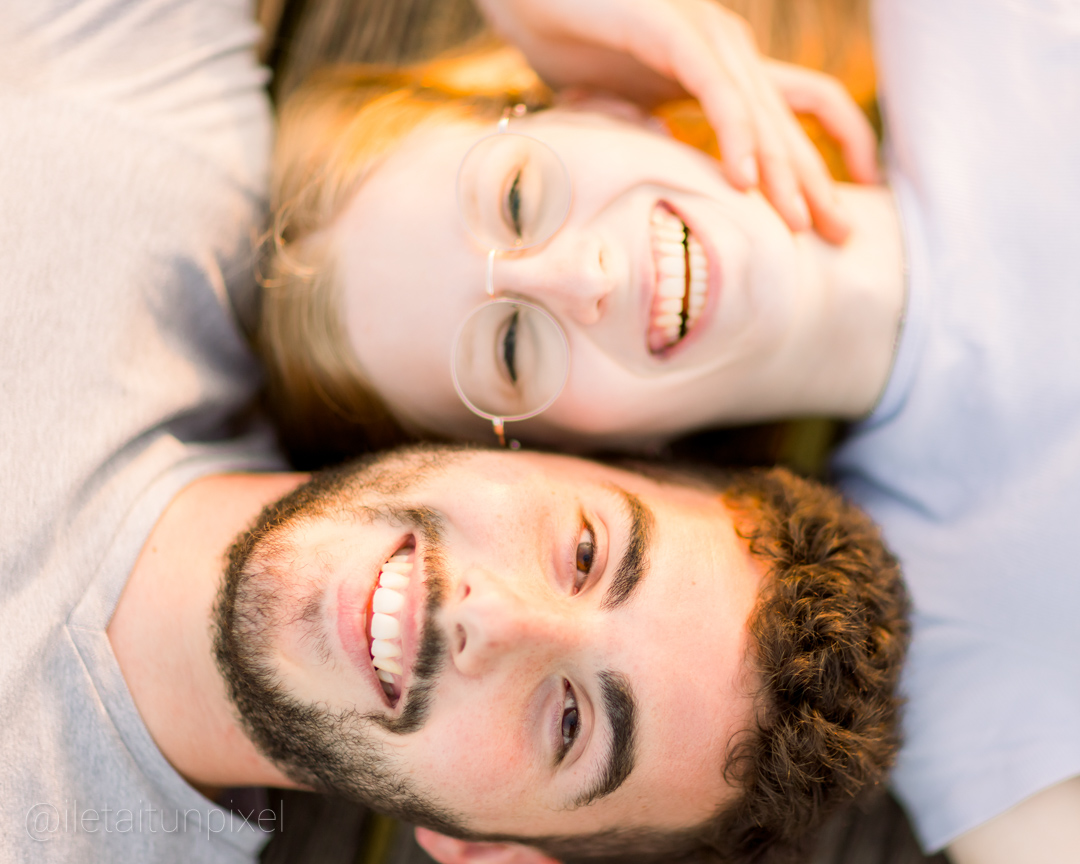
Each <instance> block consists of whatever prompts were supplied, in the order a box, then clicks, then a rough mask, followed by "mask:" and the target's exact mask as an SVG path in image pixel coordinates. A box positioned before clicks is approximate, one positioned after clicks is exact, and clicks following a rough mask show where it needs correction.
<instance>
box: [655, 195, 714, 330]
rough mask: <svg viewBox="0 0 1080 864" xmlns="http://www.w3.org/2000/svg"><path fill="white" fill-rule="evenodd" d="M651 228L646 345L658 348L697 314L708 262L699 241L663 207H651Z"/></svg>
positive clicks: (702, 302) (690, 323)
mask: <svg viewBox="0 0 1080 864" xmlns="http://www.w3.org/2000/svg"><path fill="white" fill-rule="evenodd" d="M651 227H652V233H651V237H652V252H653V259H654V261H655V262H656V276H657V279H656V296H655V297H654V298H653V305H652V310H651V312H652V314H651V318H650V321H649V348H650V349H651V350H652V351H660V350H662V349H664V348H668V347H670V346H671V345H674V344H675V343H676V342H678V341H679V340H680V339H682V338H683V337H684V336H685V335H686V333H687V332H688V331H689V330H690V328H691V327H693V325H694V324H695V323H696V322H697V319H698V318H700V317H701V312H702V310H703V309H704V308H705V299H706V296H707V293H708V288H709V262H708V259H706V257H705V250H704V248H702V246H701V243H699V242H698V240H697V238H696V237H694V236H693V235H692V234H691V233H690V229H688V228H687V227H686V225H685V223H684V222H683V221H682V219H680V218H679V217H678V216H676V215H675V214H674V213H672V212H671V211H670V210H668V209H667V208H666V207H655V208H653V212H652V226H651ZM687 264H689V270H688V269H687Z"/></svg>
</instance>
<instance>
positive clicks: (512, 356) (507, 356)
mask: <svg viewBox="0 0 1080 864" xmlns="http://www.w3.org/2000/svg"><path fill="white" fill-rule="evenodd" d="M520 317H521V312H520V311H518V310H516V309H515V310H514V314H513V315H511V316H510V321H509V323H508V324H507V325H506V332H505V333H504V334H503V337H502V351H501V352H500V353H501V354H502V360H503V366H504V367H505V368H506V374H507V375H509V376H510V382H511V383H513V384H517V380H518V373H517V337H518V320H519V318H520Z"/></svg>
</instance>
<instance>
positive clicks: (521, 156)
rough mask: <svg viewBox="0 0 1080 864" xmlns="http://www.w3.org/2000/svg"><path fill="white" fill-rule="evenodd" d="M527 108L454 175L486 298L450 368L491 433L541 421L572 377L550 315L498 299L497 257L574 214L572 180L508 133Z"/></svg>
mask: <svg viewBox="0 0 1080 864" xmlns="http://www.w3.org/2000/svg"><path fill="white" fill-rule="evenodd" d="M524 113H525V106H524V105H517V106H515V107H514V108H513V109H508V110H507V111H506V112H505V113H504V114H503V116H502V119H500V120H499V124H498V128H497V130H496V132H495V133H494V134H492V135H489V136H487V137H486V138H482V139H481V140H480V141H478V142H477V143H476V144H474V145H473V146H472V147H471V148H470V149H469V152H468V153H466V154H465V158H464V159H462V161H461V167H460V168H459V169H458V177H457V200H458V209H459V211H460V212H461V216H462V219H464V221H465V226H466V227H467V228H468V230H469V233H470V234H472V236H473V237H474V238H475V239H476V240H477V241H478V242H479V243H480V244H482V245H483V246H484V247H485V248H486V249H488V250H489V251H488V256H487V285H486V289H487V294H488V297H489V299H488V300H487V301H485V302H484V303H483V304H482V305H480V306H479V307H477V308H476V309H474V310H473V311H472V312H471V313H469V315H468V317H466V319H465V320H464V321H463V322H462V323H461V326H460V327H459V328H458V331H457V334H456V335H455V337H454V345H453V348H452V349H451V359H450V368H451V372H452V374H453V379H454V389H455V390H456V391H457V394H458V396H459V397H460V398H461V401H462V402H464V403H465V405H466V406H467V407H468V408H469V410H470V411H472V412H473V413H474V414H478V415H479V416H481V417H483V418H484V419H486V420H490V421H491V423H492V425H493V426H494V428H495V434H496V435H497V436H498V438H499V443H501V444H505V443H506V433H505V424H506V423H508V422H510V421H515V420H525V419H527V418H529V417H535V416H536V415H537V414H539V413H540V412H541V411H544V410H545V409H546V408H547V407H548V406H549V405H551V403H552V402H554V401H555V400H556V399H557V398H558V396H559V394H560V393H561V392H562V389H563V387H564V386H565V384H566V378H567V375H568V374H569V371H570V345H569V343H568V342H567V339H566V333H565V332H563V329H562V327H560V326H559V323H558V322H557V321H556V320H555V318H554V317H552V315H551V314H550V313H549V312H547V311H546V310H544V309H542V308H541V307H540V306H538V305H537V304H535V303H532V302H529V301H527V300H524V299H519V298H516V297H496V296H495V258H496V256H498V255H499V254H500V253H514V252H520V251H523V250H526V249H529V248H531V247H535V246H538V245H540V244H541V243H545V242H546V241H548V240H550V239H551V238H552V237H553V236H554V235H555V233H556V232H557V231H558V230H559V229H560V228H561V227H562V225H563V222H565V221H566V214H567V212H568V211H569V209H570V194H571V189H570V175H569V174H568V173H567V170H566V167H565V166H564V165H563V163H562V160H561V159H559V157H558V156H557V155H556V154H555V151H553V150H552V149H551V148H550V147H548V146H547V145H546V144H544V143H542V142H540V141H538V140H537V139H535V138H532V137H530V136H528V135H519V134H517V133H512V132H508V131H507V126H508V124H509V121H510V118H511V117H512V116H513V117H521V116H522V115H523V114H524Z"/></svg>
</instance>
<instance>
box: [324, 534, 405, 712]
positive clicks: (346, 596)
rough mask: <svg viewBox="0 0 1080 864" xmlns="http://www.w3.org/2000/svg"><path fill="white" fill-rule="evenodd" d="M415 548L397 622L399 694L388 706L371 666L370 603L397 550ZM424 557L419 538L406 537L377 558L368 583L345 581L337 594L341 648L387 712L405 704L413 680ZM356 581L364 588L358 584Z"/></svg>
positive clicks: (352, 580) (387, 698) (388, 701)
mask: <svg viewBox="0 0 1080 864" xmlns="http://www.w3.org/2000/svg"><path fill="white" fill-rule="evenodd" d="M410 541H411V542H412V543H413V544H414V549H415V552H414V561H413V572H412V576H411V578H410V584H409V589H408V591H407V593H406V595H405V605H404V607H403V608H402V610H401V612H400V613H398V621H399V623H400V624H401V637H400V640H401V653H402V657H401V660H402V668H403V670H404V674H403V675H402V683H401V692H400V693H399V694H398V699H397V702H396V704H393V705H392V704H391V702H390V699H389V697H387V695H386V693H385V692H384V691H383V688H382V682H381V681H380V680H379V677H378V675H377V674H376V671H375V667H374V666H373V665H372V662H371V615H372V608H371V607H372V603H373V602H374V597H375V589H376V588H378V587H379V572H380V571H381V570H382V565H383V564H384V563H386V561H388V560H389V559H390V558H391V557H392V556H393V555H395V554H396V553H397V552H398V550H400V549H401V548H402V547H403V546H405V545H407V544H408V543H409V542H410ZM422 562H423V555H422V550H421V549H420V546H419V540H418V538H417V537H416V536H415V535H413V534H405V535H403V536H401V537H400V538H399V539H398V541H397V542H396V543H395V544H394V545H393V546H392V547H391V548H389V549H387V550H385V554H384V555H383V557H381V558H379V560H378V563H377V564H376V565H375V569H374V573H372V574H371V576H370V578H369V579H367V580H356V579H351V580H350V579H346V580H344V581H343V582H342V583H341V584H340V585H339V586H338V590H337V630H338V639H339V640H340V642H341V646H342V648H343V649H344V651H345V654H346V655H347V656H348V658H349V660H350V661H352V664H353V666H355V667H356V669H357V670H359V672H360V673H361V675H363V676H364V678H365V679H367V680H368V681H369V683H370V685H371V688H372V689H373V691H374V692H375V694H376V695H377V696H378V698H379V700H380V701H381V702H382V703H383V704H384V705H385V706H386V707H387V708H388V709H394V708H400V707H401V706H402V705H403V704H404V699H405V695H406V693H407V692H408V688H409V684H410V682H411V678H412V668H413V663H414V661H415V657H416V633H417V629H418V627H417V622H416V615H417V612H418V610H420V609H422V606H423V604H422V603H420V602H419V599H420V598H421V597H422V596H423V583H424V581H425V580H424V573H423V564H422ZM358 581H361V582H364V584H362V585H361V584H357V583H358Z"/></svg>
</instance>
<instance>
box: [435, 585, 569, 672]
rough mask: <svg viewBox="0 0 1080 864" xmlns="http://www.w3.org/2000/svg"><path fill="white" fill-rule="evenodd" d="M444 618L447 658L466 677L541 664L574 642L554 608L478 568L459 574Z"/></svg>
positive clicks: (552, 605)
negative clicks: (520, 664)
mask: <svg viewBox="0 0 1080 864" xmlns="http://www.w3.org/2000/svg"><path fill="white" fill-rule="evenodd" d="M446 615H447V630H448V633H447V635H448V637H449V640H450V654H451V657H452V658H453V662H454V665H455V666H456V667H457V669H458V671H459V672H461V673H462V674H463V675H467V676H477V675H482V674H485V673H487V672H489V671H491V670H493V669H495V668H497V667H498V666H500V665H502V664H504V663H508V662H514V661H522V660H524V661H529V660H539V659H542V658H543V657H544V656H549V655H550V654H551V653H552V652H558V651H560V650H563V649H565V648H567V647H569V643H570V642H572V641H573V638H574V630H573V628H572V627H571V626H570V622H569V621H568V620H567V619H566V616H565V614H564V613H562V612H560V610H558V608H557V607H556V606H555V604H554V603H551V602H545V601H543V600H540V599H538V598H536V597H532V596H527V595H526V594H524V593H523V592H520V591H518V590H516V586H514V585H513V584H512V582H511V581H510V579H508V578H507V577H505V576H502V575H499V574H494V573H491V572H488V571H486V570H481V569H471V570H468V571H467V572H466V573H465V574H464V576H463V578H462V580H461V582H460V583H459V584H458V586H457V589H456V591H455V592H454V596H453V597H452V598H451V600H450V602H449V603H447V605H446Z"/></svg>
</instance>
